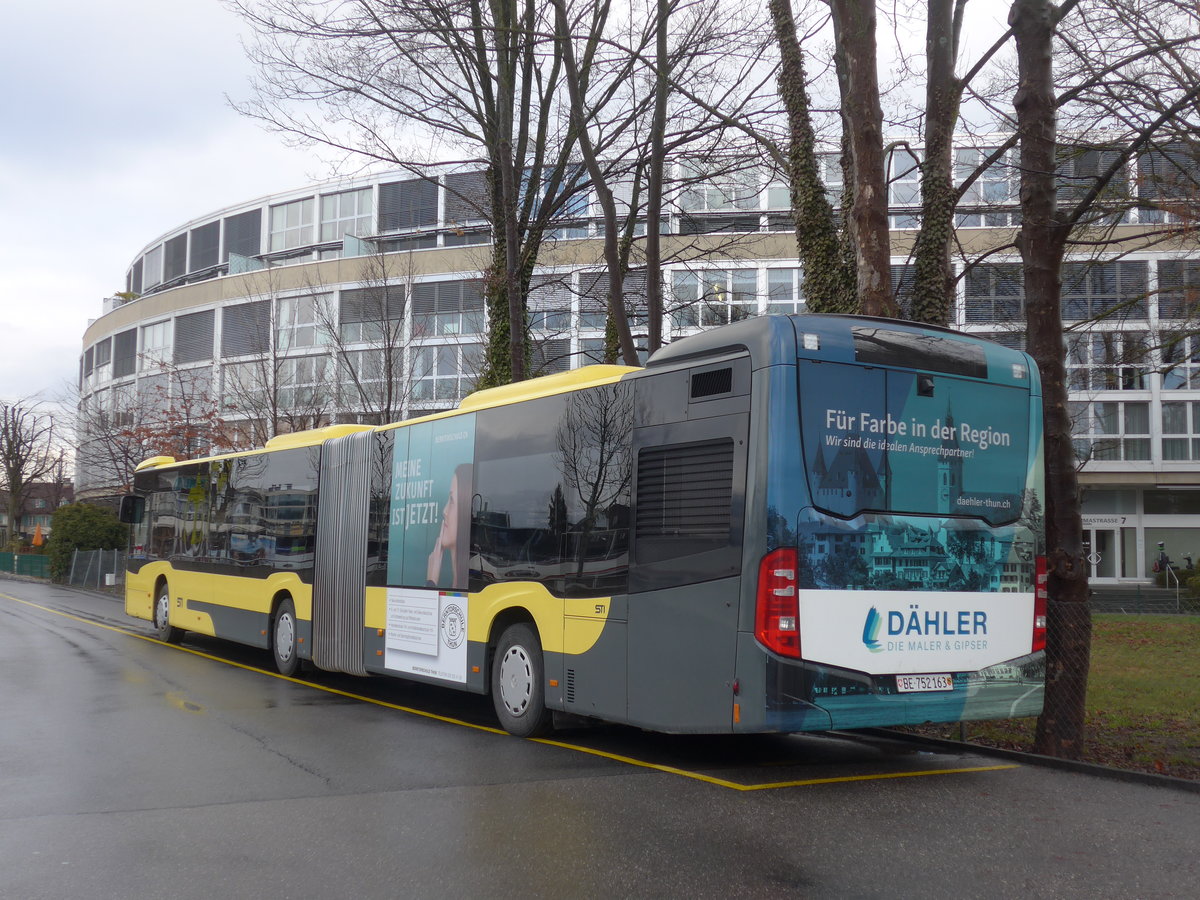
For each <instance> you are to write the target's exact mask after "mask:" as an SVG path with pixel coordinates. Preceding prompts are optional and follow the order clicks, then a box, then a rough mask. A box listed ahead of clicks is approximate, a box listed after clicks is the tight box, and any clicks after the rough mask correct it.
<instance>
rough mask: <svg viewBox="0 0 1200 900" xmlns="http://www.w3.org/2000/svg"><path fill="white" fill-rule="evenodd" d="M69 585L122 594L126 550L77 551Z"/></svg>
mask: <svg viewBox="0 0 1200 900" xmlns="http://www.w3.org/2000/svg"><path fill="white" fill-rule="evenodd" d="M66 580H67V584H73V585H76V586H77V587H85V588H91V589H92V590H97V591H113V592H116V593H120V592H121V591H123V590H124V589H125V551H124V550H76V551H75V552H74V553H73V554H72V556H71V568H70V570H69V571H68V573H67V579H66Z"/></svg>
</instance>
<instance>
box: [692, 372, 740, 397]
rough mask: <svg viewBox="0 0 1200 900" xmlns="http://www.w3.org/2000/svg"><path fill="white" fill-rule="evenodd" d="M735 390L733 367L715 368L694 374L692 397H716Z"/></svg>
mask: <svg viewBox="0 0 1200 900" xmlns="http://www.w3.org/2000/svg"><path fill="white" fill-rule="evenodd" d="M732 390H733V368H732V367H729V368H725V369H713V370H712V371H709V372H695V373H693V374H692V395H691V397H692V399H693V400H697V399H699V398H700V397H715V396H716V395H717V394H728V393H729V392H730V391H732Z"/></svg>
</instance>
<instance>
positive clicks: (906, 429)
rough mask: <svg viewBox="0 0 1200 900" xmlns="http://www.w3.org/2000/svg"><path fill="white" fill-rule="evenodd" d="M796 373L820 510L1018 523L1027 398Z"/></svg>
mask: <svg viewBox="0 0 1200 900" xmlns="http://www.w3.org/2000/svg"><path fill="white" fill-rule="evenodd" d="M799 375H800V418H801V425H802V428H801V433H802V434H803V439H802V440H803V444H804V457H805V459H804V463H805V468H806V471H807V474H808V483H809V489H810V492H811V496H812V501H813V505H814V506H815V507H817V508H818V509H820V510H822V511H824V512H827V513H830V514H831V515H835V516H840V517H843V518H850V517H852V516H856V515H858V514H859V513H862V512H883V513H907V514H918V515H943V516H956V517H957V516H972V517H976V518H981V519H984V520H985V521H987V522H989V523H991V524H1002V523H1005V522H1012V521H1014V520H1015V519H1017V518H1018V517H1019V516H1020V513H1021V507H1022V502H1021V501H1022V494H1023V491H1024V489H1025V485H1026V479H1027V476H1028V469H1029V404H1030V394H1029V392H1028V390H1025V389H1023V388H1020V387H1012V386H1005V385H996V384H988V383H985V382H979V381H973V380H967V379H962V378H955V377H952V376H949V375H942V374H933V375H931V374H929V373H916V372H897V371H892V370H885V369H880V368H864V367H861V366H849V365H841V364H838V363H828V362H825V363H818V362H813V361H809V360H801V361H800V363H799Z"/></svg>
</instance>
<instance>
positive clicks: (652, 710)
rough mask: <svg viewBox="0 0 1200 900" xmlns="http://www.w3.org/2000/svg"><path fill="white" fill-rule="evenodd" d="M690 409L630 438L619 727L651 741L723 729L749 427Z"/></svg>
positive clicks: (727, 724)
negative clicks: (666, 734)
mask: <svg viewBox="0 0 1200 900" xmlns="http://www.w3.org/2000/svg"><path fill="white" fill-rule="evenodd" d="M735 399H741V398H735ZM698 405H699V404H694V403H693V404H690V405H689V407H688V409H689V414H691V415H696V416H697V417H696V418H694V419H692V420H690V421H683V422H674V423H669V424H661V425H653V426H649V427H643V428H637V429H635V431H634V451H635V460H636V461H635V471H634V502H633V526H634V527H633V533H634V539H633V552H632V557H631V566H630V584H629V587H630V595H629V612H628V623H629V624H628V632H629V644H628V646H629V656H628V698H629V702H628V707H629V720H630V722H632V723H633V724H635V725H642V726H645V727H648V728H653V729H656V730H661V731H674V732H723V731H730V730H732V727H733V690H732V683H733V679H734V664H735V653H736V645H737V631H738V598H739V595H740V586H741V555H742V547H741V544H742V533H743V514H744V508H745V493H746V442H747V429H748V421H749V417H748V415H747V414H745V413H736V414H724V415H721V414H717V415H713V416H711V417H706V418H699V417H698V413H699V412H700V410H697V409H695V407H697V406H698ZM708 410H711V411H712V412H713V413H719V412H721V411H722V410H721V409H720V407H708V408H706V410H705V411H708Z"/></svg>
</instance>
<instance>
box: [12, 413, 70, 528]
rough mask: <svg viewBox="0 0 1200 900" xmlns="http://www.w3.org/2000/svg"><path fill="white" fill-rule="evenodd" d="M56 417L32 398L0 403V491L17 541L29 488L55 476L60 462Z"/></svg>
mask: <svg viewBox="0 0 1200 900" xmlns="http://www.w3.org/2000/svg"><path fill="white" fill-rule="evenodd" d="M60 450H61V448H60V447H59V446H58V444H57V435H56V428H55V423H54V419H53V417H52V416H51V415H50V414H49V413H48V412H47V411H46V410H45V409H43V407H42V404H41V403H39V402H38V401H36V400H33V399H31V398H24V399H22V400H17V401H14V402H11V403H10V402H4V401H0V490H3V491H4V493H5V495H6V496H7V500H8V509H7V511H6V518H5V521H6V523H7V531H8V537H9V540H10V541H15V540H16V539H17V528H18V527H19V525H20V517H21V512H22V510H23V509H24V508H25V499H26V496H27V494H28V491H29V490H30V488H31V487H32V486H33V485H34V484H36V483H38V482H41V481H44V480H46V479H47V478H48V477H49V476H50V475H52V474H53V473H54V472H55V470H56V467H57V466H58V465H59V463H60V461H61V458H62V457H61V452H60Z"/></svg>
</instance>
